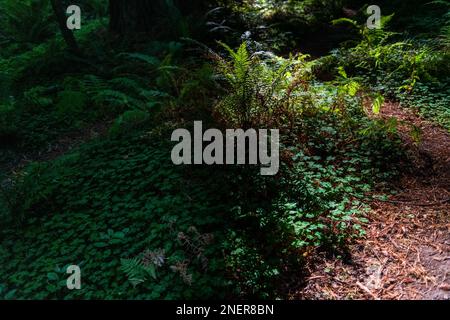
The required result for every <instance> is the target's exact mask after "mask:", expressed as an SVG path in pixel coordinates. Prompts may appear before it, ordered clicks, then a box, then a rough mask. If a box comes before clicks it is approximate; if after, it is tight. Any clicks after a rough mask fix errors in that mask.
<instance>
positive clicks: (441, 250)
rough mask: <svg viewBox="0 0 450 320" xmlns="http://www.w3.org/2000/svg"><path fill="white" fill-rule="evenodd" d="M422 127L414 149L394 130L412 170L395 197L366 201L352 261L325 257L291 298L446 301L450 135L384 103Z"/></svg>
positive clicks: (449, 288)
mask: <svg viewBox="0 0 450 320" xmlns="http://www.w3.org/2000/svg"><path fill="white" fill-rule="evenodd" d="M382 116H383V117H396V118H397V119H399V120H402V121H405V122H409V123H412V124H414V125H415V126H417V127H419V128H420V129H421V130H422V137H421V142H420V144H419V145H414V143H413V141H412V139H411V138H410V135H409V134H408V130H409V129H408V127H407V126H400V128H399V131H400V134H401V137H402V140H403V141H404V142H405V144H406V145H407V147H408V149H409V154H410V158H411V160H412V164H413V167H412V170H410V171H409V172H407V173H404V175H403V176H402V177H401V179H399V181H398V182H397V185H396V186H395V189H396V190H397V191H398V193H397V195H395V196H392V197H390V198H389V200H388V201H375V202H373V203H372V204H371V207H372V211H371V213H370V214H369V220H370V223H369V224H368V227H367V236H366V238H365V239H361V240H359V241H358V242H357V243H356V244H355V245H353V246H352V247H351V248H350V254H351V261H350V262H347V263H344V262H343V261H342V260H338V259H326V258H323V261H322V263H321V264H320V266H319V267H316V268H314V269H313V270H311V272H312V273H311V276H310V278H309V282H308V285H307V286H306V287H305V288H304V289H303V290H302V291H301V292H300V293H299V294H298V296H297V298H298V297H300V298H307V299H450V135H449V134H448V133H447V132H446V131H445V130H442V129H440V128H439V127H436V126H435V125H433V124H432V123H429V122H426V121H424V120H422V119H420V118H419V117H417V116H416V115H414V114H413V113H412V112H411V111H410V110H406V109H402V108H401V107H400V106H399V105H398V104H394V103H388V104H386V105H385V106H384V109H383V112H382Z"/></svg>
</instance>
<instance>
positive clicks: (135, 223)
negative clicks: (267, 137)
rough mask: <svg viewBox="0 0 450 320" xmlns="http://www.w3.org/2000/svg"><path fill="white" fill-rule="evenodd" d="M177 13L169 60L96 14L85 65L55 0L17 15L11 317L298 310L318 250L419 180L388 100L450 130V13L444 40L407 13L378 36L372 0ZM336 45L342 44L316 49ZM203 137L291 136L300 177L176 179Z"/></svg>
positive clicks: (8, 67)
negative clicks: (164, 306) (23, 304)
mask: <svg viewBox="0 0 450 320" xmlns="http://www.w3.org/2000/svg"><path fill="white" fill-rule="evenodd" d="M394 2H395V1H394ZM158 3H161V8H162V9H161V10H162V11H161V12H164V15H163V16H161V17H160V18H158V19H156V20H155V21H157V23H156V24H157V26H158V28H156V30H157V31H154V30H153V31H152V32H156V33H158V32H159V33H158V34H157V36H155V38H158V40H152V41H149V40H148V37H146V36H145V35H136V38H132V39H131V38H127V37H125V38H123V37H120V36H117V35H113V34H110V33H109V32H108V18H107V15H108V7H107V1H100V0H98V1H79V4H80V6H82V8H83V10H86V15H85V16H83V27H82V29H81V30H78V31H76V32H75V37H76V41H77V43H78V45H79V46H80V48H81V51H82V54H81V55H77V54H75V53H74V52H70V51H68V50H67V47H66V44H65V42H64V40H63V38H62V37H61V36H60V34H59V32H58V27H57V26H56V23H55V21H54V18H53V12H52V10H51V7H50V6H49V5H48V1H44V0H27V1H10V0H0V8H1V10H0V21H1V25H0V28H1V30H2V31H1V32H0V45H1V46H2V49H1V51H0V170H1V171H0V298H5V299H17V298H18V299H30V298H36V299H45V298H52V299H74V298H82V299H121V298H124V299H176V298H186V299H200V298H224V297H231V298H248V297H258V298H283V297H285V296H286V288H293V289H295V287H296V286H299V285H301V284H302V283H303V281H304V279H305V272H306V271H305V268H304V267H305V263H306V262H307V261H309V259H311V258H313V257H314V255H315V254H316V253H317V252H318V251H327V252H329V253H330V254H333V255H335V256H336V257H342V256H344V255H345V252H346V248H347V246H348V245H349V244H350V243H351V242H352V241H353V239H355V238H356V237H361V236H364V225H365V223H366V222H367V219H366V218H367V217H366V214H367V210H366V209H367V208H368V205H367V202H368V200H369V199H370V197H371V194H372V191H374V190H375V188H376V189H377V191H381V192H389V190H388V188H387V187H386V186H387V184H388V182H389V181H390V179H392V178H393V177H395V176H396V174H397V173H398V171H399V170H400V169H401V166H402V165H403V164H404V163H405V157H404V154H403V151H402V148H401V145H400V141H399V137H398V134H397V122H396V120H395V119H387V120H384V119H383V118H381V117H379V116H377V114H378V113H379V112H380V110H381V109H382V105H383V102H384V101H385V99H393V100H398V101H400V102H401V103H402V104H404V105H405V106H409V107H412V108H418V109H419V111H420V112H421V113H422V114H423V115H424V116H426V117H430V118H431V119H433V120H435V121H436V122H438V123H440V124H441V125H442V126H444V127H445V128H447V129H449V130H450V122H449V121H450V111H449V110H450V109H449V103H448V102H449V92H448V90H449V87H448V84H449V74H450V70H449V66H450V63H449V62H450V56H449V37H448V30H449V27H448V24H447V25H446V24H445V17H447V18H448V7H447V6H446V5H445V3H444V4H442V3H441V2H439V3H438V2H436V3H435V4H434V5H430V6H431V8H432V9H430V11H429V12H428V11H426V10H425V11H424V13H423V12H422V13H423V14H425V16H426V18H427V19H428V20H427V21H429V22H430V23H429V26H430V27H429V28H428V29H427V31H426V32H427V33H425V34H424V33H417V32H414V30H415V29H417V28H418V26H420V25H421V24H422V23H423V21H422V20H420V21H419V20H412V21H411V20H410V19H404V17H403V18H402V17H401V15H402V14H405V13H406V12H407V10H408V8H405V6H403V5H399V4H391V5H389V6H388V5H386V7H387V8H389V10H391V11H389V12H388V13H389V14H390V13H393V12H392V11H393V10H395V8H398V11H399V12H398V13H397V12H396V14H395V15H387V14H386V15H385V16H384V17H383V23H382V25H383V28H382V29H379V30H368V29H367V28H365V27H364V25H363V22H364V19H365V18H366V16H365V14H364V12H365V10H364V8H365V7H364V6H363V5H364V3H360V2H359V1H331V0H330V1H325V0H308V1H237V2H236V1H217V2H216V3H214V4H213V3H212V5H221V7H217V8H215V9H213V10H212V11H209V12H208V13H204V14H203V15H202V18H198V19H194V18H193V17H194V16H191V15H190V14H189V13H185V12H184V10H185V8H178V7H177V5H176V2H174V1H161V2H158ZM346 5H347V6H353V8H355V9H359V8H363V9H361V10H359V11H357V13H356V16H355V17H352V19H348V18H345V19H342V8H343V6H346ZM356 6H357V7H356ZM396 6H397V7H396ZM433 6H434V7H433ZM436 6H437V7H438V8H440V10H436ZM199 7H200V6H199ZM212 8H213V7H212ZM422 13H421V14H422ZM158 14H160V13H158ZM196 14H198V13H197V12H196ZM155 15H156V17H159V16H158V15H157V14H155ZM397 16H400V18H399V19H397ZM167 17H170V19H167ZM224 17H229V20H227V19H224ZM174 19H175V20H177V22H178V23H171V21H173V20H174ZM396 19H397V20H396ZM193 20H195V21H196V24H195V26H193V27H192V28H191V27H189V28H188V27H187V25H189V26H191V24H189V23H188V22H190V21H193ZM332 20H333V22H332ZM431 22H432V23H431ZM390 25H392V29H390ZM399 27H400V28H401V27H405V28H406V29H407V30H408V32H405V33H399V32H398V28H399ZM292 30H298V31H296V32H292ZM324 30H330V34H331V35H339V36H336V37H334V36H333V38H326V39H325V40H320V41H318V42H319V43H318V44H317V47H315V44H314V43H312V42H311V41H313V39H314V34H317V33H321V32H323V31H324ZM309 33H310V34H311V35H310V38H307V40H305V41H306V42H305V43H306V45H305V43H303V42H302V39H303V37H304V36H305V35H307V34H309ZM344 40H345V41H344ZM321 41H325V42H327V47H326V48H325V47H323V43H322V42H321ZM305 46H306V47H308V46H310V49H311V50H310V51H305V52H303V51H302V50H298V48H301V49H303V48H304V47H305ZM328 46H329V48H328ZM332 48H334V50H332V51H330V52H328V49H332ZM299 51H301V52H299ZM324 51H325V52H324ZM307 53H309V54H307ZM318 53H320V54H321V55H322V56H321V57H317V55H318ZM194 120H202V121H203V122H204V123H205V124H207V125H208V126H209V127H211V128H213V127H214V128H220V129H224V128H279V129H280V135H281V137H280V139H281V140H280V155H281V169H280V173H279V174H278V175H277V176H275V177H262V176H260V175H259V170H258V169H259V168H257V167H255V166H212V167H208V166H175V165H173V164H172V161H171V159H170V150H171V147H172V144H171V143H170V133H171V131H172V130H174V129H176V128H182V127H185V128H187V129H191V128H192V123H193V121H194ZM96 128H103V129H104V130H99V132H96V134H95V135H92V134H90V132H92V131H93V130H94V129H96ZM92 137H94V138H92ZM91 138H92V139H91ZM415 138H417V137H415ZM66 140H68V142H67V144H68V148H63V149H64V152H55V151H54V150H55V149H54V146H58V145H60V144H63V143H65V142H62V141H66ZM80 141H81V143H79V142H80ZM43 159H44V160H45V161H42V160H43ZM70 264H77V265H79V266H80V267H81V268H82V270H83V271H82V290H79V291H77V290H75V291H69V290H68V289H67V287H66V282H65V281H66V279H67V274H66V266H67V265H70ZM293 282H295V284H293Z"/></svg>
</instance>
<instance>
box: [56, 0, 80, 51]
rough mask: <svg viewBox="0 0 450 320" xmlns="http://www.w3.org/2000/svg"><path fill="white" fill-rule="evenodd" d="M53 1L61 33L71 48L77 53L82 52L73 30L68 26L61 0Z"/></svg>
mask: <svg viewBox="0 0 450 320" xmlns="http://www.w3.org/2000/svg"><path fill="white" fill-rule="evenodd" d="M51 3H52V8H53V12H54V13H55V16H56V20H57V21H58V25H59V29H60V30H61V34H62V36H63V38H64V40H65V41H66V44H67V46H68V47H69V50H70V51H72V52H73V53H75V54H80V49H79V48H78V45H77V41H76V40H75V36H74V35H73V33H72V31H71V30H69V29H68V28H67V17H66V11H65V10H64V7H63V4H62V2H61V0H51Z"/></svg>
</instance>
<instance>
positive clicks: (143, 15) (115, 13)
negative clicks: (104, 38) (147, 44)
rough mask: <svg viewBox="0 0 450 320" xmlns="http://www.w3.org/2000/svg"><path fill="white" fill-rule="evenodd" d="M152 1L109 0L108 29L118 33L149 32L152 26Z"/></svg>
mask: <svg viewBox="0 0 450 320" xmlns="http://www.w3.org/2000/svg"><path fill="white" fill-rule="evenodd" d="M154 2H155V1H154V0H109V16H110V21H109V28H110V31H111V32H114V33H118V34H127V33H134V32H150V31H151V30H152V27H153V26H152V14H153V8H154ZM156 2H157V1H156Z"/></svg>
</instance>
